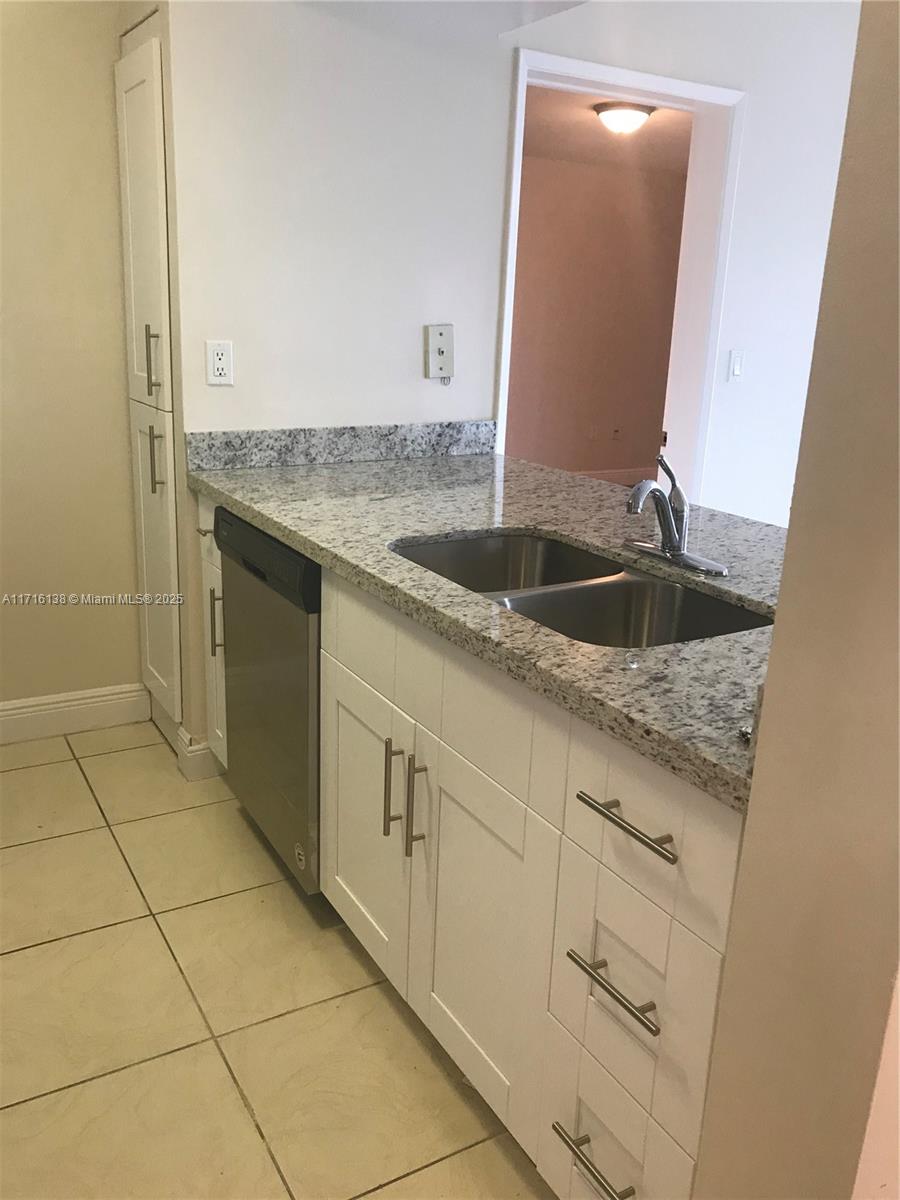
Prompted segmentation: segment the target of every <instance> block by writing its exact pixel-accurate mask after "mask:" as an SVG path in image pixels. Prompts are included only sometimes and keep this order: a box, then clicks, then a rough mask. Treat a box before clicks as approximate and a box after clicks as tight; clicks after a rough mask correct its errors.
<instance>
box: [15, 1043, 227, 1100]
mask: <svg viewBox="0 0 900 1200" xmlns="http://www.w3.org/2000/svg"><path fill="white" fill-rule="evenodd" d="M211 1041H212V1038H199V1039H198V1040H197V1041H196V1042H185V1044H184V1045H183V1046H173V1047H172V1049H171V1050H163V1051H162V1052H161V1053H160V1054H151V1055H150V1057H149V1058H138V1059H135V1061H134V1062H130V1063H125V1065H124V1066H122V1067H112V1068H111V1069H110V1070H109V1071H100V1072H98V1073H97V1074H96V1075H88V1076H86V1077H85V1078H84V1079H75V1080H73V1081H72V1083H64V1084H63V1085H62V1086H61V1087H57V1088H50V1090H49V1091H46V1092H37V1093H36V1094H35V1095H34V1096H25V1097H24V1098H23V1099H21V1100H11V1101H10V1102H9V1104H0V1112H6V1111H7V1110H8V1109H10V1108H19V1107H21V1105H23V1104H30V1103H31V1101H32V1100H43V1099H44V1098H45V1097H46V1096H57V1095H59V1093H60V1092H69V1091H71V1090H72V1088H77V1087H81V1085H82V1084H85V1083H93V1082H94V1081H95V1080H97V1079H106V1078H107V1076H109V1075H121V1074H122V1072H123V1071H130V1070H131V1068H132V1067H140V1066H143V1064H144V1063H150V1062H156V1061H157V1059H160V1058H168V1057H169V1056H170V1055H172V1054H180V1053H181V1051H182V1050H191V1049H192V1048H193V1047H194V1046H205V1045H207V1043H209V1042H211Z"/></svg>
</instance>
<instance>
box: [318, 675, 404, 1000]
mask: <svg viewBox="0 0 900 1200" xmlns="http://www.w3.org/2000/svg"><path fill="white" fill-rule="evenodd" d="M321 689H322V692H321V695H322V701H321V703H322V710H321V711H322V757H321V782H322V833H321V837H322V847H321V849H322V862H323V864H324V866H323V871H322V890H323V892H324V893H325V895H326V896H327V897H328V899H329V900H330V901H331V903H332V904H333V905H334V907H335V908H336V909H337V911H338V912H339V913H340V914H341V916H342V917H343V918H344V920H345V921H346V922H347V925H348V926H349V927H350V929H351V930H352V932H353V933H354V934H355V936H356V937H357V938H358V939H359V941H360V942H361V943H362V944H363V946H364V947H365V948H366V950H368V952H369V954H371V956H372V958H373V959H374V960H375V962H376V963H377V964H378V966H379V967H380V969H381V970H382V971H383V972H384V974H385V976H386V977H387V978H388V979H389V980H390V981H391V983H392V984H393V985H394V987H395V988H396V989H397V991H398V992H399V993H400V995H401V996H404V997H405V996H406V970H407V959H408V950H409V879H410V859H409V858H407V857H406V856H405V854H404V843H403V829H402V828H401V826H402V825H404V824H405V821H404V820H403V807H402V806H403V799H404V787H403V785H404V779H405V776H404V769H405V765H406V755H407V753H408V752H410V753H411V752H412V748H413V739H414V737H415V724H414V723H413V721H411V720H410V718H409V717H408V716H406V714H405V713H402V712H401V711H400V709H399V708H396V707H395V706H394V705H393V704H391V703H390V701H388V700H386V699H385V698H384V696H382V695H381V694H380V693H379V692H376V691H375V690H374V689H373V688H370V687H369V685H368V684H366V683H363V681H362V680H361V679H359V678H358V677H357V676H356V675H354V674H352V672H350V671H348V670H347V669H346V668H345V667H342V666H341V665H340V664H339V663H337V662H335V660H334V659H333V658H331V657H330V656H329V655H327V654H323V655H322V678H321Z"/></svg>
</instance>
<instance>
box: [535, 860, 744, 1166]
mask: <svg viewBox="0 0 900 1200" xmlns="http://www.w3.org/2000/svg"><path fill="white" fill-rule="evenodd" d="M576 957H577V960H578V961H576ZM604 960H605V963H606V965H605V966H602V967H601V966H599V965H597V964H599V963H600V962H601V961H604ZM588 965H593V969H594V973H595V974H596V975H597V976H599V977H600V978H601V979H602V980H605V981H606V983H607V985H608V986H609V987H610V988H612V989H615V992H616V993H617V994H618V996H619V999H618V1000H617V999H616V997H615V995H613V994H610V993H609V992H607V991H605V990H604V988H603V985H602V984H599V983H596V982H593V981H592V979H591V977H590V975H589V974H588V973H587V967H588ZM720 969H721V957H720V955H719V954H718V953H717V952H716V951H715V950H713V949H712V947H710V946H708V945H707V944H706V943H705V942H704V941H702V940H701V939H700V938H698V937H697V936H696V935H695V934H693V933H691V932H690V931H689V930H687V929H685V928H684V926H683V925H680V924H679V923H678V922H677V921H675V920H673V919H672V917H671V916H670V915H669V914H668V913H666V912H664V911H663V910H662V909H661V908H659V907H657V906H656V905H655V904H653V903H652V901H650V900H648V899H647V898H646V896H643V895H642V894H641V893H640V892H638V891H636V890H635V889H634V888H632V887H631V886H630V885H629V884H627V883H626V882H625V881H624V880H622V879H621V878H619V876H618V875H616V874H615V873H614V872H612V871H610V870H609V869H608V868H607V867H605V866H604V865H603V864H602V863H598V862H597V861H596V860H595V859H593V858H591V856H590V855H588V854H586V853H585V852H584V851H583V850H581V849H580V848H579V847H578V846H576V845H574V844H573V843H572V842H570V841H569V840H568V839H567V838H564V839H563V845H562V851H561V859H560V883H559V894H558V900H557V911H556V931H555V936H554V948H553V974H552V979H551V986H550V1011H551V1012H552V1013H553V1014H554V1015H555V1016H556V1017H557V1018H558V1019H559V1020H560V1022H561V1023H562V1024H563V1025H564V1026H565V1027H566V1029H568V1030H569V1032H570V1033H571V1034H573V1035H574V1036H575V1037H576V1038H577V1039H578V1041H580V1042H581V1043H583V1045H584V1046H585V1047H586V1048H587V1050H588V1051H590V1053H591V1054H592V1055H593V1056H594V1057H595V1058H597V1059H599V1061H600V1062H602V1063H603V1065H604V1067H605V1068H606V1069H607V1070H608V1071H609V1072H610V1074H612V1075H613V1076H614V1077H615V1078H616V1079H617V1080H618V1081H619V1082H620V1083H621V1084H622V1085H623V1086H624V1087H625V1088H626V1089H627V1090H628V1091H629V1092H630V1093H631V1095H632V1096H633V1097H634V1098H635V1099H636V1100H637V1101H638V1102H639V1103H640V1104H641V1105H642V1106H643V1107H644V1108H645V1109H646V1110H647V1111H648V1112H649V1113H651V1115H652V1116H653V1117H654V1118H655V1119H656V1120H657V1121H658V1122H659V1123H660V1124H661V1125H662V1126H663V1127H664V1128H665V1129H666V1130H667V1131H668V1132H669V1133H670V1134H671V1135H672V1137H674V1138H675V1140H676V1141H677V1142H679V1143H680V1145H681V1146H683V1147H684V1149H685V1150H687V1151H688V1153H690V1154H696V1152H697V1142H698V1139H699V1136H700V1124H701V1120H702V1117H703V1103H704V1097H705V1094H706V1076H707V1071H708V1067H709V1053H710V1047H711V1043H712V1033H713V1023H714V1021H715V1012H716V1001H717V995H718V986H719V973H720ZM629 1003H630V1004H631V1005H632V1008H630V1009H629V1008H628V1007H627V1005H628V1004H629ZM649 1004H653V1005H654V1006H655V1007H654V1008H652V1009H649V1010H647V1011H644V1012H642V1011H641V1009H643V1008H644V1006H646V1005H649ZM648 1026H649V1027H648ZM656 1030H658V1032H656Z"/></svg>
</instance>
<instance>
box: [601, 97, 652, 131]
mask: <svg viewBox="0 0 900 1200" xmlns="http://www.w3.org/2000/svg"><path fill="white" fill-rule="evenodd" d="M594 112H595V113H596V114H597V116H598V117H599V118H600V120H601V121H602V122H603V124H604V125H605V126H606V128H607V129H608V130H609V131H610V132H611V133H634V132H635V130H636V129H640V127H641V126H642V125H643V124H644V122H645V121H646V120H647V118H648V117H649V116H650V114H651V113H655V112H656V109H655V108H654V107H653V106H652V105H650V104H630V103H629V102H628V101H621V100H619V101H615V100H610V101H607V102H606V103H605V104H595V105H594Z"/></svg>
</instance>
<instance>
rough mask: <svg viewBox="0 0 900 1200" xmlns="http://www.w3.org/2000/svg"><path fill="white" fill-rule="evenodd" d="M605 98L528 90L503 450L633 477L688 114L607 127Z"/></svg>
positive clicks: (665, 360) (643, 430)
mask: <svg viewBox="0 0 900 1200" xmlns="http://www.w3.org/2000/svg"><path fill="white" fill-rule="evenodd" d="M608 99H609V98H608V97H607V96H604V95H595V96H590V95H586V94H583V93H580V92H568V91H559V90H558V89H556V88H547V87H541V86H539V85H537V84H531V85H529V87H528V89H527V93H526V102H525V135H524V148H523V157H522V180H521V193H520V199H519V233H518V243H517V253H516V284H515V298H514V302H513V324H512V344H511V348H510V367H509V397H508V401H507V418H506V453H507V454H510V455H512V457H513V458H524V459H526V460H527V461H528V462H539V463H542V464H543V465H545V466H548V467H562V468H563V469H565V470H568V471H577V472H580V473H583V474H588V475H593V476H594V477H595V478H597V479H606V480H608V481H610V482H612V483H623V484H629V485H630V484H633V483H637V481H638V480H639V479H646V478H648V477H649V478H655V477H656V472H657V467H656V456H657V454H658V453H659V450H660V447H661V446H662V444H663V413H664V410H665V403H666V380H667V378H668V373H669V347H670V343H671V340H672V317H673V314H674V310H675V282H676V278H677V275H678V256H679V249H680V246H681V226H682V217H683V213H684V193H685V185H686V182H687V170H688V158H689V154H690V143H691V126H692V123H693V122H692V117H691V114H690V113H689V112H685V111H683V110H680V109H674V108H656V109H655V110H654V111H653V112H652V114H651V115H650V116H649V118H648V119H647V121H646V123H645V124H644V125H643V127H641V128H640V129H636V130H635V131H634V132H631V133H615V132H612V131H610V130H609V129H607V128H606V127H605V126H604V125H603V123H602V121H601V120H599V119H598V114H597V112H596V111H595V106H596V105H597V104H602V103H604V102H606V101H607V100H608Z"/></svg>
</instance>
